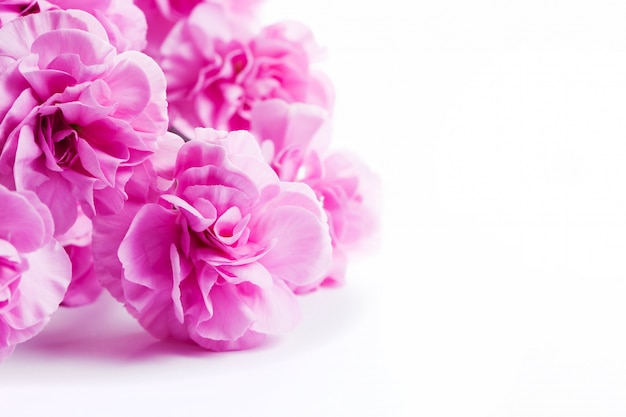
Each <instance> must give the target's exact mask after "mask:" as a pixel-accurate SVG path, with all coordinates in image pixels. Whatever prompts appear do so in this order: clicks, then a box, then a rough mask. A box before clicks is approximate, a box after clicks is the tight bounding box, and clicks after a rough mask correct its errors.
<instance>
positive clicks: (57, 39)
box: [0, 10, 168, 234]
mask: <svg viewBox="0 0 626 417" xmlns="http://www.w3.org/2000/svg"><path fill="white" fill-rule="evenodd" d="M0 91H2V94H1V95H0V152H1V153H0V183H3V184H5V185H6V186H8V187H9V188H15V189H17V190H32V191H35V192H36V193H37V195H38V196H39V198H40V199H41V200H42V202H43V203H44V204H46V205H47V206H48V207H49V208H50V210H51V212H52V216H53V218H54V221H55V226H56V233H58V234H61V233H65V232H66V231H67V230H68V229H69V227H70V226H71V225H72V224H74V222H75V221H76V219H77V214H78V210H77V204H76V203H77V202H78V203H79V204H80V206H81V208H82V210H83V211H84V212H85V214H86V215H87V216H88V217H90V218H91V217H93V216H94V214H95V213H96V212H98V213H114V212H117V211H119V210H120V209H121V208H122V205H123V202H124V200H125V199H126V193H125V191H124V188H125V184H126V182H127V181H128V179H129V178H130V176H131V175H132V171H133V168H134V167H135V166H137V165H139V164H141V163H142V162H143V161H145V160H146V159H147V158H148V157H149V156H150V155H152V154H153V153H154V152H155V151H156V150H157V149H158V142H159V141H160V140H161V138H162V137H163V135H164V134H165V132H166V129H167V124H168V119H167V103H166V101H165V79H164V76H163V73H162V71H161V70H160V68H159V67H158V65H157V64H156V63H155V62H154V61H153V60H152V59H150V58H149V57H148V56H146V55H144V54H142V53H139V52H135V51H129V52H123V53H121V54H118V53H117V51H116V49H115V48H114V47H113V46H112V45H111V44H110V43H109V42H108V40H107V35H106V32H105V30H104V28H103V27H102V25H100V23H98V21H97V20H96V19H95V18H94V17H93V16H91V15H89V14H87V13H85V12H81V11H78V10H72V11H49V12H42V13H39V14H31V15H28V16H25V17H22V18H20V19H17V20H14V21H12V22H10V23H9V24H7V25H5V26H3V27H2V28H0Z"/></svg>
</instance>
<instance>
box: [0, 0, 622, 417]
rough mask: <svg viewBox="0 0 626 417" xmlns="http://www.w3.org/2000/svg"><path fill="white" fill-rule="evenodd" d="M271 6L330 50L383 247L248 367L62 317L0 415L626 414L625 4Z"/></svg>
mask: <svg viewBox="0 0 626 417" xmlns="http://www.w3.org/2000/svg"><path fill="white" fill-rule="evenodd" d="M266 1H267V4H266V15H265V17H266V21H267V22H271V21H274V20H276V19H278V18H293V19H296V20H300V21H303V22H304V23H306V24H308V25H309V26H311V27H312V29H313V31H314V33H315V34H316V36H317V39H318V40H319V41H320V43H321V44H323V45H325V46H326V47H327V49H328V57H327V61H326V62H324V63H323V64H322V68H324V69H325V70H326V71H327V72H328V73H329V75H330V77H331V78H332V80H333V81H334V83H335V85H336V90H337V106H336V112H335V132H334V141H335V142H334V143H335V145H336V146H337V147H347V148H350V149H353V150H355V151H357V152H358V153H359V154H360V155H361V157H362V158H363V159H365V160H366V161H367V162H368V163H369V164H370V165H371V166H372V167H373V168H374V169H375V170H376V171H377V172H378V173H379V174H380V176H381V177H382V179H383V184H384V200H383V205H384V212H383V218H382V222H383V230H382V233H381V239H380V248H379V250H378V251H377V252H376V253H375V254H374V255H371V256H368V257H366V258H364V259H361V260H360V261H358V262H355V263H353V264H352V265H351V268H350V270H349V276H348V284H347V285H346V286H345V287H344V288H342V289H339V290H329V291H321V292H319V293H316V294H313V295H310V296H307V297H304V298H303V299H302V301H303V312H304V314H303V321H302V323H301V325H300V327H298V329H297V330H296V331H295V332H293V333H291V334H289V335H286V336H284V337H281V338H277V339H274V340H273V341H272V342H271V343H269V344H268V345H266V346H264V347H263V348H261V349H257V350H252V351H247V352H235V353H228V354H214V353H199V352H198V351H197V350H194V349H188V348H185V347H182V346H177V345H170V344H167V343H165V344H164V343H159V342H156V341H154V340H153V339H152V338H150V337H149V336H147V335H145V334H144V333H142V332H141V331H140V329H139V327H138V326H137V325H136V324H135V323H134V322H133V321H132V320H130V319H125V314H124V312H123V311H121V310H120V309H116V308H113V309H112V310H111V308H110V307H111V304H112V303H111V302H109V301H108V300H107V299H106V298H105V297H103V298H102V299H101V300H100V302H99V303H98V304H97V305H95V306H91V307H88V308H85V309H82V310H81V311H82V313H76V311H69V312H68V311H61V312H60V313H59V314H57V315H55V317H54V320H53V322H52V323H51V325H50V326H49V327H48V328H47V329H46V330H45V331H44V333H42V334H40V335H39V336H38V337H37V338H35V339H33V340H32V341H30V342H28V343H26V344H24V345H22V346H20V347H19V348H18V349H17V350H16V352H15V354H14V355H13V356H12V357H10V358H9V359H8V360H7V361H6V362H5V363H3V364H2V365H0V409H1V410H2V411H0V413H1V414H2V415H3V416H4V415H7V416H20V415H45V416H49V415H64V416H74V415H75V416H85V415H89V416H100V415H102V416H112V415H135V414H136V415H175V414H176V415H214V416H231V415H232V416H250V415H258V416H290V417H291V416H359V417H361V416H418V415H419V416H429V417H430V416H463V417H466V416H494V417H496V416H497V417H513V416H524V417H525V416H567V417H570V416H572V417H576V416H589V417H612V416H626V360H625V359H624V358H625V357H626V337H624V333H625V332H626V326H625V324H626V307H625V306H626V303H625V302H624V300H625V299H626V256H625V254H626V164H625V163H624V161H626V117H625V115H626V24H625V23H624V16H626V4H624V3H621V2H618V1H596V2H590V1H587V2H581V1H549V0H544V1H524V2H503V1H496V0H494V1H485V0H477V1H472V2H467V1H460V0H459V1H451V0H447V1H446V0H442V1H437V2H434V1H404V0H388V1H384V2H381V1H378V2H374V1H370V0H361V1H359V2H347V1H344V2H341V1H337V0H316V1H305V0H300V1H296V0H266ZM119 320H123V325H120V324H119ZM68 329H76V330H75V331H74V332H73V334H74V335H73V336H71V337H70V338H68V337H67V336H64V337H60V336H61V335H66V334H67V330H68ZM190 413H193V414H190Z"/></svg>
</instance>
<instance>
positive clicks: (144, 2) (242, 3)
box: [135, 0, 263, 59]
mask: <svg viewBox="0 0 626 417" xmlns="http://www.w3.org/2000/svg"><path fill="white" fill-rule="evenodd" d="M262 2H263V0H136V1H135V3H136V4H137V6H139V7H140V8H141V10H142V11H143V12H144V13H145V15H146V17H147V20H148V22H149V25H148V35H147V37H148V47H147V49H146V53H147V54H149V55H150V56H152V57H154V58H155V59H156V58H157V57H159V56H160V52H159V50H160V49H161V44H162V43H163V40H164V39H165V38H166V37H167V35H168V34H169V32H170V31H171V30H172V28H173V27H174V25H175V24H176V23H177V22H178V21H180V20H183V19H186V18H188V17H189V15H190V14H191V11H192V10H193V9H194V8H195V7H196V6H197V5H198V4H201V3H209V4H214V5H217V6H221V7H223V9H224V13H226V14H227V15H228V19H229V20H233V21H240V22H241V24H243V25H246V26H250V27H251V26H254V23H255V21H256V20H257V19H256V12H257V8H258V6H259V4H260V3H262Z"/></svg>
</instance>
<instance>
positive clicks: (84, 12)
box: [0, 0, 377, 360]
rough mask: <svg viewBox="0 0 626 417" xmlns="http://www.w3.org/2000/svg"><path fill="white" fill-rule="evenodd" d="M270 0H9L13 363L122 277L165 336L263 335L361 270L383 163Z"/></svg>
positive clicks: (236, 338)
mask: <svg viewBox="0 0 626 417" xmlns="http://www.w3.org/2000/svg"><path fill="white" fill-rule="evenodd" d="M259 3H260V2H259V1H257V0H169V1H168V0H135V2H133V1H132V0H41V1H19V0H13V1H4V2H2V4H1V5H0V91H1V93H0V360H1V359H3V358H5V357H6V356H8V355H9V354H10V353H11V352H12V351H13V349H14V348H15V346H16V345H17V344H19V343H21V342H24V341H26V340H28V339H30V338H31V337H33V336H35V335H36V334H37V333H38V332H40V331H41V330H42V329H43V327H44V326H45V325H46V323H47V322H48V321H49V320H50V317H51V315H52V314H53V313H54V312H55V311H56V310H57V309H58V307H59V305H62V306H66V307H75V306H82V305H86V304H89V303H91V302H93V301H95V300H96V298H97V297H98V296H99V295H100V294H101V292H102V289H106V290H107V291H108V292H109V293H110V294H111V295H112V296H113V297H114V298H115V299H117V300H118V301H119V302H121V303H122V304H123V305H124V307H125V308H126V310H127V311H128V312H129V313H130V314H131V315H132V316H133V317H134V318H135V319H136V320H137V321H138V322H139V323H140V324H141V326H143V327H144V328H145V329H146V330H147V331H149V332H150V333H151V334H153V335H154V336H156V337H158V338H164V339H165V338H174V339H179V340H183V341H190V342H194V343H196V344H198V345H200V346H202V347H204V348H206V349H211V350H232V349H243V348H248V347H252V346H255V345H258V344H259V343H260V342H261V341H262V340H263V339H264V337H265V336H266V335H268V334H279V333H283V332H287V331H289V330H291V329H293V327H294V326H295V325H296V324H297V323H298V320H299V307H298V297H297V295H299V294H302V293H306V292H310V291H314V290H316V289H318V288H320V287H322V286H336V285H340V284H341V283H343V280H344V276H345V272H346V264H347V261H348V257H349V255H350V254H351V253H352V252H353V250H354V249H355V248H357V247H358V246H359V245H360V244H362V242H363V241H364V240H365V239H366V238H368V237H371V235H372V233H373V231H374V230H375V227H376V220H377V219H376V217H377V216H376V214H377V213H376V210H375V209H374V207H375V206H376V201H375V200H376V198H377V195H376V193H375V192H374V191H375V190H376V186H377V179H376V177H375V176H374V175H373V174H371V172H370V171H369V170H368V169H367V167H366V166H365V165H364V164H363V163H362V162H360V161H359V160H358V159H357V158H356V157H355V156H353V155H352V154H349V153H340V152H333V151H331V149H330V147H329V143H330V137H329V131H330V129H329V120H330V116H331V112H332V105H333V90H332V86H331V84H330V82H329V81H328V79H327V78H326V77H325V76H324V74H322V73H320V72H318V71H316V70H314V69H313V64H314V63H315V61H316V60H317V59H318V56H319V49H318V47H317V46H316V44H315V42H314V39H313V36H312V34H311V32H310V31H309V30H308V29H307V28H306V27H304V26H302V25H300V24H296V23H293V22H289V23H277V24H273V25H270V26H266V27H261V25H260V24H259V22H258V20H259V19H258V11H259V7H260V6H261V5H260V4H259Z"/></svg>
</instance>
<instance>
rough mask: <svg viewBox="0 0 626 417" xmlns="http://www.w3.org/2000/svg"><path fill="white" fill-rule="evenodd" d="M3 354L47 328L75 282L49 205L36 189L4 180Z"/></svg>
mask: <svg viewBox="0 0 626 417" xmlns="http://www.w3.org/2000/svg"><path fill="white" fill-rule="evenodd" d="M0 201H2V204H0V219H2V222H0V360H2V359H4V358H5V357H6V356H8V355H9V354H10V353H11V352H12V351H13V349H14V348H15V345H16V344H18V343H21V342H24V341H26V340H28V339H30V338H31V337H33V336H34V335H36V334H37V333H39V332H40V331H41V329H43V327H44V326H45V325H46V323H47V322H48V320H49V319H50V315H51V314H52V313H53V312H54V311H55V310H56V309H57V307H58V306H59V303H60V302H61V300H62V299H63V294H64V293H65V290H66V288H67V286H68V284H69V282H70V277H71V265H70V261H69V259H68V257H67V255H66V253H65V251H64V250H63V248H62V247H61V245H60V244H59V243H58V242H57V241H55V240H54V239H53V238H52V233H53V223H52V217H51V216H50V212H49V211H48V209H47V208H46V207H45V206H44V205H43V204H42V203H41V202H39V200H38V199H37V197H36V196H35V194H33V193H31V192H28V191H26V192H17V191H9V190H7V189H6V188H5V187H2V186H0Z"/></svg>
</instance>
